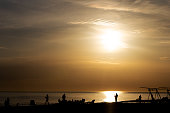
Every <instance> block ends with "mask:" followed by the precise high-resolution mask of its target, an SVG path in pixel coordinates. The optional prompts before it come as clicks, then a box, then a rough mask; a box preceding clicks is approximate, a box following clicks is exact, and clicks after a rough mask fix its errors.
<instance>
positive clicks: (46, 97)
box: [4, 93, 118, 106]
mask: <svg viewBox="0 0 170 113" xmlns="http://www.w3.org/2000/svg"><path fill="white" fill-rule="evenodd" d="M117 100H118V94H117V93H116V94H115V102H117ZM33 101H34V100H31V101H30V105H33V103H34V105H35V101H34V102H33ZM66 101H67V100H66V95H65V94H63V95H62V100H60V99H58V102H59V103H61V102H66ZM81 101H83V102H85V99H82V100H81ZM94 101H95V100H92V103H94ZM45 104H46V105H49V96H48V94H46V96H45ZM4 105H5V106H9V105H10V99H9V97H7V98H6V99H5V102H4Z"/></svg>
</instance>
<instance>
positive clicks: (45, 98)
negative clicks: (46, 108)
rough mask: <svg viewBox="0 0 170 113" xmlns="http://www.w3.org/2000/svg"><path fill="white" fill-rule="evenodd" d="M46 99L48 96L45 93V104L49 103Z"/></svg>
mask: <svg viewBox="0 0 170 113" xmlns="http://www.w3.org/2000/svg"><path fill="white" fill-rule="evenodd" d="M48 100H49V96H48V94H47V95H46V96H45V104H49V102H48Z"/></svg>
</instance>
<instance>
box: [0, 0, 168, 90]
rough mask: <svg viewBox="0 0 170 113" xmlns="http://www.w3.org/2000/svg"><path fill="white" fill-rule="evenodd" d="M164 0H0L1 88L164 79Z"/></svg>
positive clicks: (133, 84) (113, 86)
mask: <svg viewBox="0 0 170 113" xmlns="http://www.w3.org/2000/svg"><path fill="white" fill-rule="evenodd" d="M169 6H170V1H169V0H0V77H1V79H0V90H1V91H4V90H5V91H32V90H33V91H101V90H102V91H103V90H136V89H137V88H138V87H141V86H147V87H163V86H164V87H165V86H166V87H170V19H169V18H170V7H169Z"/></svg>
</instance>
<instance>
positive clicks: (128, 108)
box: [0, 103, 170, 113]
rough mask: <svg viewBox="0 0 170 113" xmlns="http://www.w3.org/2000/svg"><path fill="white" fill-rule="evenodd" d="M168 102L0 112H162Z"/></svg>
mask: <svg viewBox="0 0 170 113" xmlns="http://www.w3.org/2000/svg"><path fill="white" fill-rule="evenodd" d="M169 108H170V104H152V103H95V104H53V105H36V106H18V107H1V108H0V113H153V112H155V113H158V112H160V113H164V112H168V111H169Z"/></svg>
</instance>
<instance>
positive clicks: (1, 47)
mask: <svg viewBox="0 0 170 113" xmlns="http://www.w3.org/2000/svg"><path fill="white" fill-rule="evenodd" d="M0 49H8V48H6V47H4V46H0Z"/></svg>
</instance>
